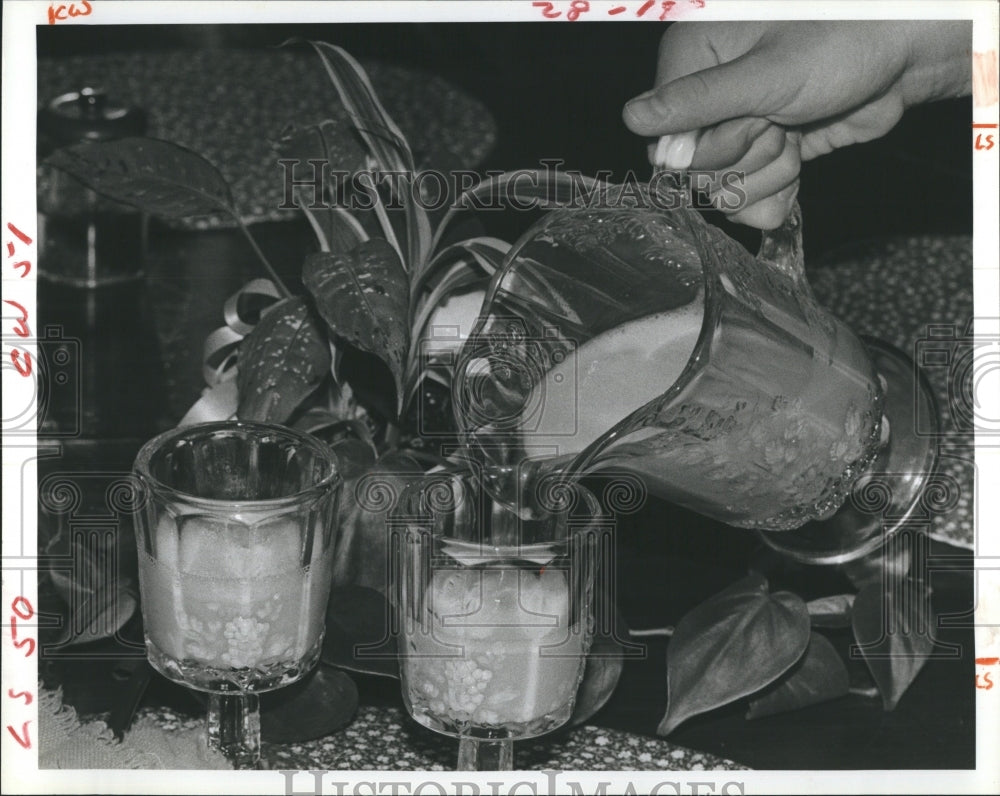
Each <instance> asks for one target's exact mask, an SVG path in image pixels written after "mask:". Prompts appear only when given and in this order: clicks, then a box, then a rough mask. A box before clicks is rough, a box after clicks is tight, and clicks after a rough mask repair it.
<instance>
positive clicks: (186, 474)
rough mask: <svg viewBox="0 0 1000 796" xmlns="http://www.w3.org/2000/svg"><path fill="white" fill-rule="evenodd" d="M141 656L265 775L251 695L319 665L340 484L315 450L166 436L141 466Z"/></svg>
mask: <svg viewBox="0 0 1000 796" xmlns="http://www.w3.org/2000/svg"><path fill="white" fill-rule="evenodd" d="M135 472H136V474H137V476H138V479H139V482H140V485H141V488H142V492H143V501H142V505H141V508H140V509H139V510H138V511H137V517H136V523H135V527H136V537H137V544H138V548H139V585H140V590H141V600H142V615H143V623H144V626H145V635H146V651H147V655H148V657H149V661H150V663H151V664H152V666H153V668H154V669H156V670H157V671H159V672H160V673H161V674H163V675H164V676H165V677H167V678H168V679H170V680H173V681H174V682H177V683H180V684H181V685H184V686H187V687H188V688H193V689H195V690H198V691H204V692H207V693H208V694H209V709H208V719H207V739H208V745H209V747H212V748H215V749H218V750H219V751H221V752H222V753H223V754H224V755H225V756H226V757H227V758H228V759H229V760H230V762H232V763H233V765H234V767H235V768H244V769H246V768H258V767H259V766H260V713H259V699H258V696H257V695H258V694H259V693H261V692H263V691H271V690H274V689H277V688H281V687H282V686H285V685H289V684H291V683H293V682H295V681H296V680H298V679H300V678H301V677H303V676H304V675H305V674H307V673H308V672H309V671H310V670H311V669H312V668H313V666H315V665H316V663H317V662H318V661H319V656H320V651H321V647H322V643H323V629H324V620H325V616H326V604H327V601H328V600H329V595H330V580H331V573H332V556H333V549H334V543H335V527H336V510H337V499H338V496H339V492H340V487H341V483H342V478H341V476H340V474H339V471H338V467H337V459H336V456H335V454H334V453H333V451H332V450H331V449H330V448H329V447H328V446H327V445H325V444H323V443H322V442H320V441H319V440H317V439H315V438H314V437H311V436H309V435H307V434H302V433H300V432H297V431H293V430H291V429H288V428H284V427H281V426H275V425H270V424H263V423H243V422H221V423H206V424H201V425H196V426H188V427H185V428H180V429H175V430H173V431H168V432H166V433H164V434H161V435H160V436H158V437H156V438H155V439H153V440H150V441H149V442H148V443H146V445H145V446H143V448H142V450H141V451H140V452H139V454H138V457H137V458H136V462H135Z"/></svg>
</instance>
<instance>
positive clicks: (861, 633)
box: [851, 576, 937, 710]
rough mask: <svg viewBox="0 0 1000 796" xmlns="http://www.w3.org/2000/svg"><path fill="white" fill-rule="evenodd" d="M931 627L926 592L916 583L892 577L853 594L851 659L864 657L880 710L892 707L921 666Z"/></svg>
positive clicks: (927, 652)
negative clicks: (884, 582) (859, 655)
mask: <svg viewBox="0 0 1000 796" xmlns="http://www.w3.org/2000/svg"><path fill="white" fill-rule="evenodd" d="M936 624H937V623H936V615H935V613H934V611H933V609H932V608H931V590H930V588H928V587H927V586H926V585H925V584H924V583H923V582H922V581H919V580H915V579H913V578H907V577H901V576H896V577H894V578H890V580H889V582H888V583H887V584H886V585H884V586H883V585H880V584H874V583H873V584H871V585H869V586H866V587H865V588H863V589H862V590H861V591H860V592H858V596H857V597H856V598H855V600H854V610H853V612H852V615H851V625H852V628H853V630H854V640H855V641H857V646H856V647H852V648H851V655H852V656H854V655H855V654H857V653H858V652H860V654H861V655H862V656H863V657H864V659H865V663H866V664H868V669H869V671H870V672H871V674H872V677H873V678H874V680H875V684H876V685H877V686H878V690H879V693H880V694H881V695H882V706H883V707H884V708H885V710H893V709H894V708H895V707H896V705H897V704H898V703H899V700H900V698H901V697H902V696H903V694H904V693H906V689H907V688H909V687H910V684H911V683H912V682H913V680H914V679H915V678H916V676H917V675H918V674H919V673H920V670H921V669H922V668H923V666H924V664H925V663H927V659H928V658H929V657H930V654H931V650H932V649H933V648H934V635H933V629H934V628H935V627H936Z"/></svg>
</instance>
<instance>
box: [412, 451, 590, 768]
mask: <svg viewBox="0 0 1000 796" xmlns="http://www.w3.org/2000/svg"><path fill="white" fill-rule="evenodd" d="M540 486H541V487H542V488H544V484H542V485H540ZM548 498H549V499H548V500H545V499H544V498H543V499H542V500H538V501H533V502H531V503H532V504H531V505H530V506H526V505H525V503H524V502H522V508H523V509H525V510H523V511H522V516H520V517H519V516H518V515H517V514H515V513H513V512H510V511H509V510H507V509H506V508H504V507H503V506H501V505H500V504H498V503H495V502H493V501H492V499H491V498H490V497H489V495H488V494H487V492H486V491H485V490H483V489H482V487H481V483H480V480H479V479H478V478H477V477H476V476H475V475H474V474H473V473H471V472H467V471H466V472H461V473H440V474H434V475H429V476H427V477H425V479H424V480H423V481H422V482H420V483H417V484H415V485H412V486H411V487H410V488H409V489H408V490H407V492H406V493H404V496H403V500H402V501H401V506H402V507H403V514H404V515H405V516H401V517H400V518H399V520H400V523H401V525H402V526H403V528H404V531H403V534H402V539H401V546H402V555H401V559H402V566H401V567H400V577H399V589H398V591H397V595H396V596H397V600H398V603H399V605H398V607H399V611H400V623H399V631H400V636H399V639H398V644H399V653H400V671H401V675H402V688H403V698H404V702H405V704H406V707H407V709H408V710H409V712H410V714H411V715H412V716H413V717H414V718H415V719H416V720H417V721H418V722H419V723H420V724H423V725H424V726H426V727H429V728H430V729H432V730H435V731H437V732H440V733H443V734H445V735H450V736H453V737H457V738H458V739H459V752H458V765H457V768H458V770H480V771H485V770H511V769H512V768H513V741H514V740H520V739H526V738H532V737H535V736H538V735H542V734H545V733H547V732H550V731H551V730H554V729H556V728H558V727H560V726H562V725H563V724H565V723H566V722H567V721H568V720H569V718H570V716H571V715H572V713H573V708H574V705H575V702H576V695H577V690H578V688H579V687H580V683H581V681H582V678H583V671H584V665H585V662H586V657H587V653H588V651H589V648H590V642H591V636H592V627H593V611H592V601H593V586H594V573H595V569H596V560H595V554H596V550H597V547H598V546H597V543H596V540H597V534H596V527H595V525H594V520H595V519H596V518H597V517H598V515H599V511H598V506H597V501H596V499H595V498H594V497H593V496H592V495H591V494H590V493H589V492H588V491H587V490H586V489H584V488H583V487H582V486H580V485H578V484H574V485H569V484H562V485H560V486H559V488H558V489H557V490H555V491H552V492H550V493H549V495H548ZM526 517H527V519H526Z"/></svg>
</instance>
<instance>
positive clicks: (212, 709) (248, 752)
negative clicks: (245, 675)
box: [208, 693, 260, 770]
mask: <svg viewBox="0 0 1000 796" xmlns="http://www.w3.org/2000/svg"><path fill="white" fill-rule="evenodd" d="M208 745H209V747H210V748H213V749H218V750H219V751H220V752H222V754H224V755H225V756H226V758H227V759H228V760H229V761H230V762H231V763H232V764H233V768H236V769H244V770H245V769H257V768H260V698H259V697H258V696H257V695H256V694H245V693H234V694H215V693H213V694H210V696H209V700H208Z"/></svg>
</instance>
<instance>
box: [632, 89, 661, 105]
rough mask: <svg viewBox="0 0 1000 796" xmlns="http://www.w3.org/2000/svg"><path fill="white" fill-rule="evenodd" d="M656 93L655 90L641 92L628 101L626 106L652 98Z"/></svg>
mask: <svg viewBox="0 0 1000 796" xmlns="http://www.w3.org/2000/svg"><path fill="white" fill-rule="evenodd" d="M655 93H656V89H655V88H651V89H649V91H643V92H642V94H636V95H635V96H634V97H632V99H630V100H629V101H628V102H627V103H625V104H626V105H631V104H632V103H633V102H642V101H643V100H644V99H648V98H649V97H652V96H653V95H654V94H655Z"/></svg>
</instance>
